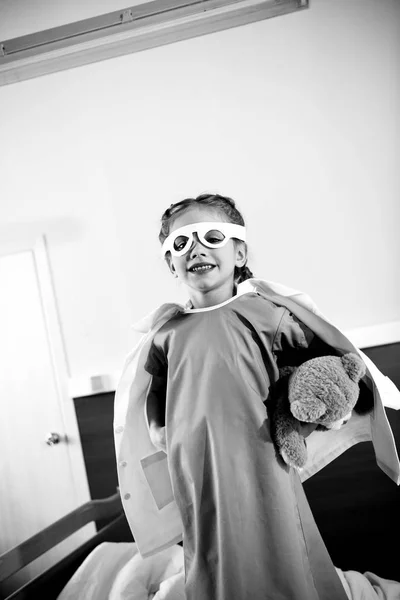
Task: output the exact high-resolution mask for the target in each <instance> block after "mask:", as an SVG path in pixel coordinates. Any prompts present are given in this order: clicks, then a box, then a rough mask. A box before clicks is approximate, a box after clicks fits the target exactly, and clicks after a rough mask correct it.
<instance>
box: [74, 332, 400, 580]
mask: <svg viewBox="0 0 400 600" xmlns="http://www.w3.org/2000/svg"><path fill="white" fill-rule="evenodd" d="M364 352H365V354H367V355H368V356H369V357H370V358H371V359H372V360H373V361H374V362H375V364H376V365H377V366H378V367H379V368H380V369H381V371H382V372H383V373H384V374H385V375H387V376H388V377H390V378H391V379H392V381H393V382H394V383H395V384H396V385H397V387H399V388H400V343H398V344H388V345H385V346H379V347H375V348H367V349H364ZM75 408H76V413H77V417H78V423H79V431H80V436H81V440H82V446H83V452H84V456H85V462H86V470H87V475H88V479H89V487H90V493H91V496H92V498H104V497H106V496H109V495H111V494H113V493H114V492H115V489H116V487H117V486H118V479H117V471H116V462H115V450H114V442H113V430H112V427H113V410H114V394H113V393H105V394H97V395H94V396H86V397H81V398H76V399H75ZM387 415H388V418H389V421H390V423H391V426H392V429H393V432H394V435H395V439H396V444H397V448H398V450H399V451H400V411H395V410H393V409H389V408H388V409H387ZM304 489H305V492H306V495H307V497H308V500H309V503H310V506H311V509H312V511H313V514H314V517H315V520H316V522H317V525H318V527H319V530H320V532H321V535H322V537H323V539H324V541H325V544H326V546H327V548H328V551H329V553H330V555H331V557H332V560H333V562H334V564H335V565H336V566H337V567H339V568H341V569H343V570H355V571H360V572H362V573H363V572H365V571H372V572H373V573H375V574H377V575H379V576H381V577H385V578H388V579H394V580H396V581H400V564H399V561H398V557H397V552H393V551H392V549H391V545H392V544H391V543H392V542H393V541H395V540H397V539H400V511H399V507H400V487H398V486H396V484H395V483H394V482H393V481H391V480H390V479H389V478H388V477H387V476H386V475H385V474H384V473H383V472H382V471H381V469H380V468H379V467H378V466H377V464H376V460H375V455H374V451H373V447H372V443H370V442H363V443H361V444H357V445H356V446H354V447H353V448H350V449H349V450H347V451H346V452H345V453H344V454H342V456H340V457H339V458H337V459H336V460H335V461H333V462H332V463H331V464H329V465H328V466H326V467H325V468H324V469H322V471H320V472H319V473H317V474H316V475H314V477H312V478H311V479H309V480H308V481H306V482H305V483H304ZM129 540H132V536H131V533H130V530H129V526H128V524H127V523H126V528H125V529H124V532H123V539H121V541H129Z"/></svg>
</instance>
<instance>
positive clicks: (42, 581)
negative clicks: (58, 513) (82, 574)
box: [0, 491, 133, 600]
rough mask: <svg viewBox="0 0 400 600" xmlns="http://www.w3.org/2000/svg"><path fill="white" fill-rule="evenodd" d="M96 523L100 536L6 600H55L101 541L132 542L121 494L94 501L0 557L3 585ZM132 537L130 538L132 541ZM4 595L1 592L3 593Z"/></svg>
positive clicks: (81, 546) (0, 572)
mask: <svg viewBox="0 0 400 600" xmlns="http://www.w3.org/2000/svg"><path fill="white" fill-rule="evenodd" d="M91 522H96V525H97V533H96V534H95V535H94V536H93V537H91V538H90V539H89V540H87V541H86V542H84V543H83V544H81V545H80V546H79V547H78V548H77V549H76V550H74V551H73V552H71V553H70V554H68V555H67V556H66V557H65V558H63V559H61V560H60V561H59V562H57V563H56V564H55V565H53V566H52V567H50V568H48V569H47V570H46V571H44V572H43V573H41V574H40V575H38V576H37V577H35V578H33V579H32V580H31V581H29V582H28V583H26V584H24V585H23V586H22V587H20V588H19V589H18V590H16V591H15V592H13V593H12V594H11V595H9V596H6V597H4V598H3V596H1V595H0V598H2V599H3V600H28V599H29V600H31V599H32V600H37V599H39V598H40V600H43V599H45V600H55V599H56V598H57V596H58V595H59V594H60V592H61V590H62V589H63V587H64V586H65V585H66V584H67V582H68V581H69V579H70V578H71V577H72V575H73V574H74V572H75V571H76V570H77V568H78V567H79V565H80V564H81V563H82V562H83V561H84V559H85V558H86V557H87V556H88V554H89V553H90V552H91V551H92V550H93V549H94V548H95V547H96V546H98V545H99V544H101V543H102V542H106V541H107V542H120V541H132V542H133V538H132V537H131V536H130V532H129V533H128V534H127V524H126V519H125V514H124V512H123V508H122V503H121V498H120V495H119V491H117V492H116V493H115V494H113V495H112V496H109V497H108V498H105V499H102V500H92V501H90V502H87V503H86V504H83V505H82V506H80V507H78V508H77V509H75V510H74V511H72V512H70V513H69V514H67V515H66V516H65V517H62V518H61V519H59V520H58V521H56V522H55V523H53V524H52V525H50V526H49V527H46V528H45V529H43V530H42V531H40V532H39V533H38V534H36V535H34V536H32V537H31V538H29V539H27V540H25V541H24V542H22V543H21V544H19V545H18V546H15V547H14V548H12V549H11V550H8V551H7V552H5V553H3V554H1V555H0V590H1V583H2V582H3V581H5V580H6V579H8V578H9V577H11V576H12V575H13V574H15V573H17V572H18V571H19V570H20V569H22V568H23V567H25V566H26V565H28V564H30V563H31V562H32V561H34V560H35V559H36V558H38V557H39V556H41V555H42V554H44V553H45V552H47V551H48V550H50V549H51V548H53V547H54V546H56V545H57V544H59V543H60V542H62V541H63V540H65V539H66V538H68V537H69V536H70V535H72V534H73V533H75V532H76V531H78V530H79V529H81V528H82V527H84V526H85V525H87V524H88V523H91ZM129 536H130V539H129ZM0 594H1V591H0Z"/></svg>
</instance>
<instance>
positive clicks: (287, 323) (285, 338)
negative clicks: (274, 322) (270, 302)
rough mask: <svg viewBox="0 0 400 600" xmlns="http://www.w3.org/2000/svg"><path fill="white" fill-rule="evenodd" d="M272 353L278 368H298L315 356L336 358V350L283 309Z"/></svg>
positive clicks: (337, 353)
mask: <svg viewBox="0 0 400 600" xmlns="http://www.w3.org/2000/svg"><path fill="white" fill-rule="evenodd" d="M273 353H274V355H275V357H276V361H277V365H278V367H279V368H282V367H286V366H293V367H298V366H299V365H301V364H303V363H304V362H305V361H307V360H310V359H312V358H316V357H317V356H327V355H330V356H338V355H339V352H338V351H337V350H336V348H333V347H332V346H329V345H328V344H326V343H325V342H323V341H322V340H321V339H320V338H319V337H318V336H317V335H315V334H314V333H313V331H312V330H311V329H310V328H309V327H307V325H305V324H304V323H303V322H302V321H300V320H299V319H298V318H297V317H295V316H294V315H293V314H292V313H291V312H289V311H288V310H287V309H285V311H284V313H283V316H282V318H281V321H280V323H279V325H278V328H277V331H276V334H275V338H274V342H273Z"/></svg>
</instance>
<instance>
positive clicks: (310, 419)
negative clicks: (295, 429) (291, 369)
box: [290, 395, 326, 423]
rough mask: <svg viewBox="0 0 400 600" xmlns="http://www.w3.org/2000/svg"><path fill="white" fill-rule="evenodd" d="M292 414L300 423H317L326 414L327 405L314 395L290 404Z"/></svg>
mask: <svg viewBox="0 0 400 600" xmlns="http://www.w3.org/2000/svg"><path fill="white" fill-rule="evenodd" d="M290 412H291V413H292V415H293V416H294V417H295V418H296V419H298V420H299V421H305V422H306V423H315V422H316V421H317V420H318V419H319V418H320V417H322V415H324V414H325V412H326V404H325V403H324V402H322V401H321V400H319V399H318V398H316V397H315V396H314V397H312V395H310V396H307V397H305V398H303V399H301V400H295V401H294V402H291V403H290Z"/></svg>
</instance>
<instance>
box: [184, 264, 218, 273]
mask: <svg viewBox="0 0 400 600" xmlns="http://www.w3.org/2000/svg"><path fill="white" fill-rule="evenodd" d="M214 266H215V265H194V267H191V268H190V269H189V273H208V272H209V271H211V270H212V269H214Z"/></svg>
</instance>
